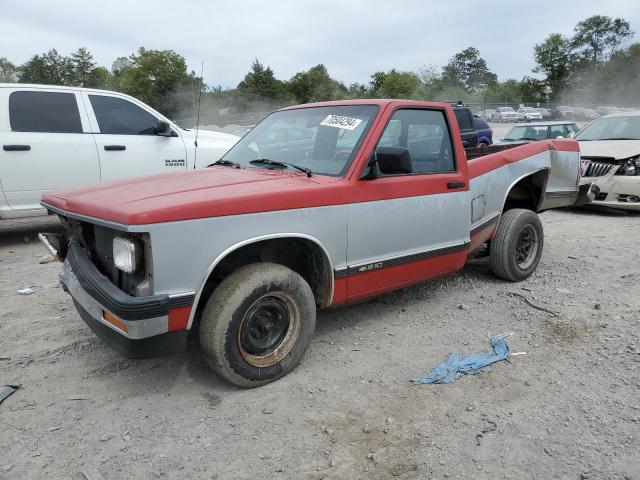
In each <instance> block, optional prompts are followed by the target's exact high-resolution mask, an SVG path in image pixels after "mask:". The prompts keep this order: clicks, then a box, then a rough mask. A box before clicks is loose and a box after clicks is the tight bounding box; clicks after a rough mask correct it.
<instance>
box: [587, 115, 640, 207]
mask: <svg viewBox="0 0 640 480" xmlns="http://www.w3.org/2000/svg"><path fill="white" fill-rule="evenodd" d="M575 138H576V140H578V143H579V144H580V158H581V159H582V183H593V184H594V185H596V186H597V187H598V189H599V192H598V193H597V195H596V198H595V200H594V201H593V202H592V203H593V204H594V205H600V206H603V207H611V208H617V209H622V210H634V211H636V212H640V111H635V112H619V113H613V114H611V115H606V116H604V117H600V118H598V119H597V120H594V121H593V122H591V123H590V124H589V125H587V126H586V127H584V128H583V129H582V130H580V131H579V132H578V133H577V135H576V136H575Z"/></svg>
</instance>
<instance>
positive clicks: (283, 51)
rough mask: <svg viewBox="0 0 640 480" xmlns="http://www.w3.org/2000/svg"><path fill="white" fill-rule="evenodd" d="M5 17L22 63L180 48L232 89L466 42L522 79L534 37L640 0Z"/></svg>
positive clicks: (2, 24)
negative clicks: (255, 64) (250, 80)
mask: <svg viewBox="0 0 640 480" xmlns="http://www.w3.org/2000/svg"><path fill="white" fill-rule="evenodd" d="M481 5H482V7H481ZM488 5H491V7H490V8H489V7H488ZM0 12H1V13H0V57H6V58H8V59H9V60H11V61H12V62H14V63H17V64H20V63H23V62H24V61H26V60H27V59H28V58H29V57H30V56H32V55H33V54H34V53H41V52H44V51H47V50H49V49H51V48H56V49H57V50H58V51H59V52H60V53H62V54H64V55H68V54H69V53H70V52H72V51H73V50H75V49H77V48H78V47H80V46H85V47H87V48H88V49H89V50H90V51H91V52H92V53H93V55H94V57H95V59H96V61H97V62H98V63H99V64H101V65H104V66H106V67H108V68H110V67H111V63H112V62H113V60H114V59H115V58H117V57H120V56H128V55H130V54H131V53H132V52H133V51H135V50H136V49H137V48H138V47H140V46H144V47H145V48H148V49H172V50H175V51H176V52H178V53H180V54H181V55H183V56H184V57H185V58H186V59H187V62H188V65H189V68H190V69H192V70H195V71H197V72H198V73H199V70H200V62H201V60H204V62H205V66H204V77H205V82H206V83H207V84H209V85H222V86H224V87H228V86H235V85H237V83H238V82H239V81H240V80H242V77H243V76H244V74H245V73H246V72H247V71H248V69H249V66H250V64H251V62H252V61H253V60H254V59H255V58H258V59H260V61H261V62H262V63H264V64H267V65H269V66H271V68H272V69H273V70H274V71H275V74H276V76H277V77H278V78H280V79H288V78H290V77H291V76H292V75H294V74H295V73H296V72H299V71H301V70H306V69H308V68H309V67H312V66H314V65H317V64H318V63H324V64H325V65H326V66H327V68H328V70H329V73H330V74H331V75H332V76H333V77H335V78H337V79H339V80H341V81H343V82H345V83H346V84H349V83H351V82H361V83H366V82H368V81H369V75H370V74H371V73H373V72H375V71H378V70H389V69H391V68H394V67H395V68H397V69H400V70H418V69H419V68H420V67H421V66H423V65H425V64H433V65H438V66H441V65H444V64H446V63H447V60H448V59H449V58H450V57H451V56H452V55H453V54H455V53H456V52H458V51H460V50H462V49H464V48H466V47H469V46H474V47H476V48H478V49H479V50H480V53H481V55H482V56H483V57H484V58H485V59H486V60H487V63H488V66H489V68H490V69H491V70H492V71H494V72H495V73H497V74H498V77H499V78H500V79H501V80H505V79H507V78H521V77H522V76H523V75H530V74H531V69H532V68H533V58H532V55H533V53H532V52H533V45H534V44H535V43H536V42H540V41H542V40H543V39H544V38H545V37H546V36H547V35H548V34H549V33H552V32H559V33H562V34H565V35H570V34H571V32H572V30H573V27H574V26H575V24H576V23H577V22H578V21H580V20H582V19H584V18H586V17H589V16H591V15H595V14H602V15H609V16H612V17H618V16H619V17H622V18H625V19H627V20H629V21H630V22H631V27H632V29H633V30H634V31H639V30H640V2H639V1H638V0H607V1H602V0H581V1H569V0H564V1H563V0H534V1H529V2H523V1H513V0H511V1H501V0H500V1H493V2H489V1H485V2H479V1H473V0H440V1H430V0H382V1H380V0H321V1H318V0H271V1H266V0H264V1H259V0H233V1H231V0H229V1H219V0H190V1H186V0H185V1H176V0H174V1H166V0H154V1H149V2H146V1H140V0H139V1H136V0H127V1H122V0H100V1H97V0H81V1H80V0H65V1H62V2H51V1H50V0H48V1H36V0H0ZM635 38H636V39H639V38H640V35H636V37H635Z"/></svg>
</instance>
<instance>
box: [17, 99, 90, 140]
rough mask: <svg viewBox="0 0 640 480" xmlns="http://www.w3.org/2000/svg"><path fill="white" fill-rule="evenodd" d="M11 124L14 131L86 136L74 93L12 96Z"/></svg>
mask: <svg viewBox="0 0 640 480" xmlns="http://www.w3.org/2000/svg"><path fill="white" fill-rule="evenodd" d="M9 122H10V123H11V130H12V131H14V132H47V133H82V121H81V120H80V112H79V111H78V103H77V102H76V96H75V94H73V93H66V92H13V93H11V95H9Z"/></svg>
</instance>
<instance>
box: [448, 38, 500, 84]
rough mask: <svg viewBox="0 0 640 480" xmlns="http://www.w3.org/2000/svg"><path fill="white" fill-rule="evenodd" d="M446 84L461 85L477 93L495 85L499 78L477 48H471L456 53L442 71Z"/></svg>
mask: <svg viewBox="0 0 640 480" xmlns="http://www.w3.org/2000/svg"><path fill="white" fill-rule="evenodd" d="M442 77H443V80H445V81H446V82H450V83H454V84H459V85H462V86H464V88H465V89H466V90H468V91H470V92H472V93H477V92H479V91H480V90H482V89H483V88H487V87H488V86H489V85H492V84H495V83H496V82H497V81H498V77H497V76H496V74H495V73H492V72H491V71H490V70H489V68H488V67H487V62H486V61H485V59H484V58H482V57H481V56H480V52H479V51H478V49H477V48H473V47H469V48H467V49H465V50H462V51H461V52H458V53H456V54H455V55H454V56H453V57H452V58H451V59H450V60H449V63H448V64H447V65H445V66H444V67H443V69H442Z"/></svg>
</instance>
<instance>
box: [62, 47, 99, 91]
mask: <svg viewBox="0 0 640 480" xmlns="http://www.w3.org/2000/svg"><path fill="white" fill-rule="evenodd" d="M69 63H70V67H71V68H70V73H71V78H70V83H71V84H72V85H78V86H81V87H88V86H89V82H90V80H91V72H92V71H93V69H94V68H95V66H96V64H95V62H94V61H93V55H91V53H90V52H89V50H87V49H86V48H85V47H80V48H79V49H78V50H77V51H75V52H73V53H72V54H71V58H70V59H69Z"/></svg>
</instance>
